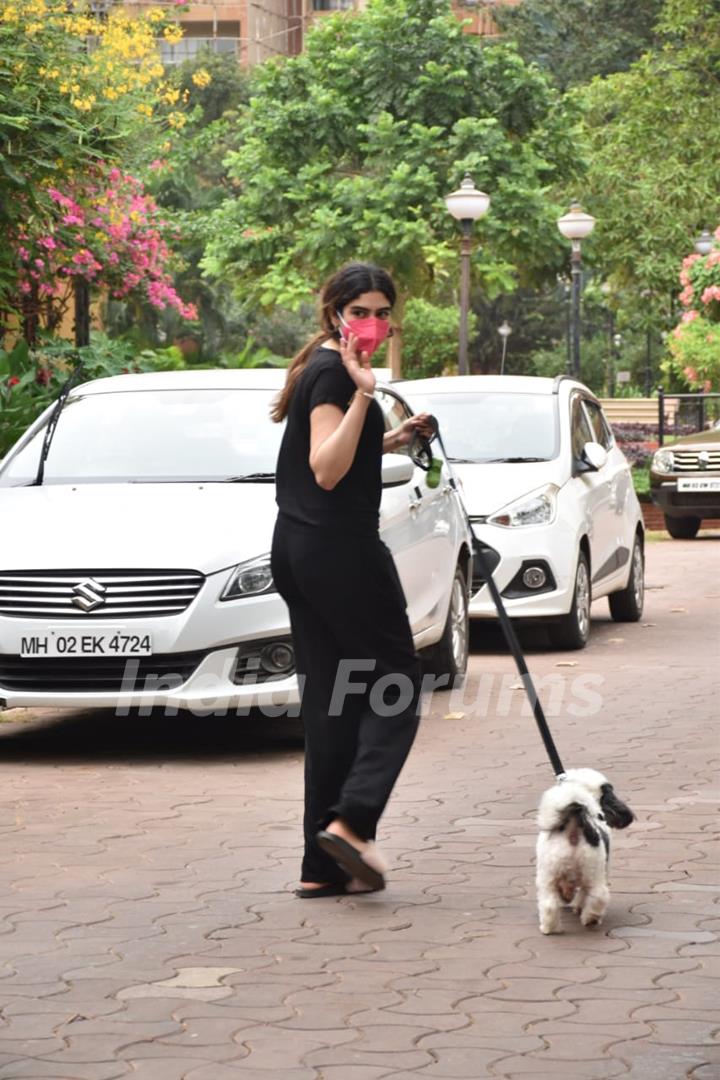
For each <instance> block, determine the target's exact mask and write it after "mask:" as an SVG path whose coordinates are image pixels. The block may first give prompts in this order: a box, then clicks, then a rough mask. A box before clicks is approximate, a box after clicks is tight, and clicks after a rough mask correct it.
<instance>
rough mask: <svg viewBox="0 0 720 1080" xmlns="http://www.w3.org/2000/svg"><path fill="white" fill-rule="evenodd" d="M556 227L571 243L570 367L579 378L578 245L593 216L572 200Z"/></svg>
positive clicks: (590, 230) (579, 271)
mask: <svg viewBox="0 0 720 1080" xmlns="http://www.w3.org/2000/svg"><path fill="white" fill-rule="evenodd" d="M557 226H558V229H559V230H560V232H561V234H562V235H563V236H564V237H565V239H566V240H569V241H570V243H571V245H572V252H571V255H570V273H571V278H572V305H571V306H572V334H571V340H572V345H571V368H572V374H573V375H574V376H575V378H576V379H578V378H580V294H581V292H582V257H581V251H580V246H581V242H582V241H583V240H584V239H585V237H586V236H589V235H590V233H591V232H592V231H593V229H594V227H595V218H594V217H592V216H591V215H590V214H586V213H585V212H584V211H583V209H582V207H581V206H580V203H578V202H574V203H572V205H571V206H570V209H569V210H568V212H567V214H564V215H563V216H562V217H561V218H558V223H557Z"/></svg>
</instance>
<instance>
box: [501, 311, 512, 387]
mask: <svg viewBox="0 0 720 1080" xmlns="http://www.w3.org/2000/svg"><path fill="white" fill-rule="evenodd" d="M498 334H499V335H500V337H501V338H502V360H501V361H500V374H501V375H504V374H505V355H506V353H507V343H508V338H509V337H510V335H511V334H512V326H511V325H510V323H509V322H508V321H507V319H504V320H503V321H502V323H501V324H500V326H498Z"/></svg>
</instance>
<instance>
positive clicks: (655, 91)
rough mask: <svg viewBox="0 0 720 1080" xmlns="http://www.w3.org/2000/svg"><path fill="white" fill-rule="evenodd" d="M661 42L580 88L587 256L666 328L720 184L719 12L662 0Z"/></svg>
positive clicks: (703, 0) (710, 5) (696, 3)
mask: <svg viewBox="0 0 720 1080" xmlns="http://www.w3.org/2000/svg"><path fill="white" fill-rule="evenodd" d="M658 29H659V33H660V34H661V43H660V45H659V46H658V47H657V48H655V49H653V50H651V51H650V52H648V53H646V54H645V55H644V56H643V57H642V58H641V59H640V60H639V61H638V62H637V63H636V64H634V65H633V67H632V68H631V70H630V71H628V72H626V73H623V74H618V75H612V76H610V77H609V78H607V79H602V80H601V79H597V80H595V81H594V82H593V83H591V84H590V86H589V87H587V88H585V89H583V90H582V91H581V92H580V96H581V100H582V104H583V106H584V108H585V116H586V123H585V139H586V147H585V149H586V156H587V159H588V161H589V169H588V173H587V176H586V178H585V180H584V182H583V196H584V201H585V202H586V203H587V206H588V207H589V209H590V210H591V211H592V213H593V214H594V215H595V216H596V218H597V226H596V229H595V232H594V234H593V238H592V248H591V251H592V258H593V260H594V262H595V263H596V264H597V265H598V266H599V267H601V268H602V271H603V273H604V274H605V275H606V276H609V277H610V278H611V279H612V281H613V283H614V284H615V285H616V287H617V288H618V289H624V290H626V291H627V292H629V293H631V294H632V295H633V296H634V298H635V300H634V302H635V304H636V306H637V307H638V308H645V309H646V310H647V309H650V310H652V311H654V312H655V314H656V318H661V319H663V320H664V321H665V322H666V324H668V325H672V319H671V316H672V307H673V304H674V296H675V293H676V291H677V266H678V264H679V263H680V261H681V259H682V258H683V256H684V255H685V253H686V251H687V248H688V243H689V242H690V241H692V239H693V237H694V236H695V235H696V234H697V233H698V232H699V231H700V230H701V228H703V227H707V225H708V223H709V222H711V221H713V220H714V219H715V218H716V213H717V193H718V190H720V157H718V155H717V153H715V149H714V148H715V147H716V146H718V145H720V10H719V8H718V4H717V3H716V2H715V0H668V2H667V3H666V4H665V6H664V8H663V12H662V18H661V20H660V23H659V24H658Z"/></svg>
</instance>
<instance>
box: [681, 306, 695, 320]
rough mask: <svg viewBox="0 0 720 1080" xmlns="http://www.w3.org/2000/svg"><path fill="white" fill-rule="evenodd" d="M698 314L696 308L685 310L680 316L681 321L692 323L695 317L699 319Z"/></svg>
mask: <svg viewBox="0 0 720 1080" xmlns="http://www.w3.org/2000/svg"><path fill="white" fill-rule="evenodd" d="M698 315H699V312H698V311H695V310H694V309H691V310H690V311H684V312H683V314H682V315H681V317H680V321H681V322H684V323H690V322H692V321H693V319H697V317H698Z"/></svg>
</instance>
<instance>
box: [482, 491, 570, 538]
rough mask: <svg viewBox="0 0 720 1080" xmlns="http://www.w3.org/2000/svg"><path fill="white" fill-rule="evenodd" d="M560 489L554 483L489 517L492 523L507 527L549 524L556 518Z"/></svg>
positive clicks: (517, 500)
mask: <svg viewBox="0 0 720 1080" xmlns="http://www.w3.org/2000/svg"><path fill="white" fill-rule="evenodd" d="M557 492H558V489H557V488H556V487H555V485H554V484H548V486H547V487H544V488H541V489H540V490H539V491H533V492H531V493H530V494H529V495H523V497H522V498H521V499H516V500H515V502H511V503H509V504H508V505H507V506H504V507H503V509H502V510H498V512H497V513H496V514H492V515H491V516H490V517H489V518H488V523H489V524H490V525H502V526H503V527H504V528H506V529H512V528H517V527H519V526H521V525H549V524H550V522H551V521H553V520H554V518H555V510H556V507H557Z"/></svg>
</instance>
